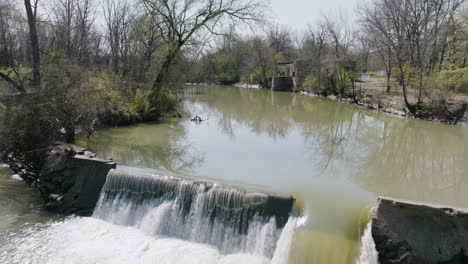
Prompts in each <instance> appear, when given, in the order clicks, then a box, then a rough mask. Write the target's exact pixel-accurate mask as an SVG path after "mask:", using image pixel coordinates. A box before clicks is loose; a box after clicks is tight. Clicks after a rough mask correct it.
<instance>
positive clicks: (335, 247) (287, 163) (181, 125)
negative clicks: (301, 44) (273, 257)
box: [0, 87, 468, 263]
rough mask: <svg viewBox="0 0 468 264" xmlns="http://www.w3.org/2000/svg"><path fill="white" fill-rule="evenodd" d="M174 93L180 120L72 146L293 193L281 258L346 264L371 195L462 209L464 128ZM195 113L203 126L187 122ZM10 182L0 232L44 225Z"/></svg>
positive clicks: (467, 151) (296, 98)
mask: <svg viewBox="0 0 468 264" xmlns="http://www.w3.org/2000/svg"><path fill="white" fill-rule="evenodd" d="M180 96H181V98H182V104H183V107H184V111H185V112H186V114H185V116H184V118H182V119H171V120H166V121H165V122H163V123H160V124H140V125H136V126H132V127H124V128H115V129H106V130H102V131H100V132H98V133H97V134H96V135H95V136H93V137H91V138H90V139H81V140H80V142H79V144H81V145H84V146H87V147H89V148H90V149H91V150H94V151H96V152H97V153H98V154H99V155H100V156H102V157H112V158H113V159H115V160H116V161H117V162H118V164H119V167H120V168H121V169H128V170H134V171H147V172H155V173H159V174H165V175H182V176H188V177H198V178H210V179H215V180H217V181H221V182H228V183H234V184H241V185H244V186H255V187H261V188H265V189H271V190H273V191H281V192H286V193H292V194H293V195H294V196H295V198H296V199H297V206H298V207H299V208H300V209H301V211H302V213H303V215H304V216H306V217H307V222H306V225H305V226H304V227H303V228H301V229H300V230H298V231H297V232H296V234H295V237H294V240H293V245H292V247H291V252H290V261H289V262H290V263H353V262H355V260H356V257H357V256H358V255H359V247H360V236H361V233H362V231H363V228H364V225H365V224H366V223H367V221H368V219H369V211H370V210H369V208H371V207H372V206H374V205H375V201H376V197H377V196H381V195H382V196H391V197H396V198H404V199H411V200H417V201H424V202H434V203H439V204H445V205H449V206H456V207H466V208H468V192H467V191H466V190H467V189H468V130H467V129H466V128H461V127H454V126H447V125H443V124H437V123H430V122H424V121H419V120H413V119H401V118H395V117H391V116H388V115H386V114H380V113H376V112H371V111H366V110H363V109H360V108H357V107H354V106H351V105H347V104H341V103H336V102H331V101H328V100H326V99H322V98H312V97H305V96H301V95H298V94H291V93H280V92H276V93H273V92H270V91H267V90H252V89H244V88H235V87H188V88H187V89H185V90H184V92H183V93H182V94H181V95H180ZM196 115H198V116H200V117H201V118H202V119H204V120H206V121H204V122H202V123H201V124H196V123H194V122H191V121H190V118H191V117H194V116H196ZM10 176H11V173H10V172H9V171H8V169H5V168H2V169H0V211H1V214H0V234H2V235H3V234H4V232H5V231H6V230H8V233H9V234H14V232H15V230H18V231H19V232H20V231H21V229H24V226H25V225H26V226H27V225H31V224H35V223H42V222H45V221H48V220H50V219H54V216H52V215H50V214H47V213H46V212H44V210H43V209H42V201H41V199H40V197H39V195H38V194H37V192H36V191H34V190H32V189H31V188H30V187H28V186H26V184H24V183H23V182H21V181H16V180H13V179H11V177H10ZM55 219H57V218H55ZM9 239H10V238H8V237H4V238H3V239H1V240H0V241H1V243H8V241H9ZM1 243H0V244H1Z"/></svg>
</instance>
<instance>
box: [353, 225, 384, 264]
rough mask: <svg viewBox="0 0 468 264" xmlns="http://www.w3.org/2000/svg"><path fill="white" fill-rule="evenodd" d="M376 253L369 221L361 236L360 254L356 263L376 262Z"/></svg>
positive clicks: (372, 263)
mask: <svg viewBox="0 0 468 264" xmlns="http://www.w3.org/2000/svg"><path fill="white" fill-rule="evenodd" d="M378 259H379V258H378V253H377V250H376V249H375V242H374V239H373V238H372V221H371V222H369V223H368V224H367V226H366V229H365V230H364V234H363V235H362V238H361V255H360V256H359V259H358V260H357V262H356V264H378V263H379V260H378Z"/></svg>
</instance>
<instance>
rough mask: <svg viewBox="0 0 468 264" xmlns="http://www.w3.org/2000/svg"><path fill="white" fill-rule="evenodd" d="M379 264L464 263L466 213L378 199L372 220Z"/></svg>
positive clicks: (466, 256) (466, 255)
mask: <svg viewBox="0 0 468 264" xmlns="http://www.w3.org/2000/svg"><path fill="white" fill-rule="evenodd" d="M372 236H373V238H374V241H375V244H376V249H377V252H378V253H379V262H380V264H387V263H425V264H431V263H434V264H435V263H454V264H456V263H468V210H466V209H454V208H448V207H444V206H439V205H433V204H423V203H414V202H409V201H403V200H395V199H390V198H379V206H378V209H377V211H376V214H375V216H374V218H373V220H372Z"/></svg>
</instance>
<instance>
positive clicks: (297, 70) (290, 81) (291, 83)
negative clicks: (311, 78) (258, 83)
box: [271, 60, 312, 91]
mask: <svg viewBox="0 0 468 264" xmlns="http://www.w3.org/2000/svg"><path fill="white" fill-rule="evenodd" d="M311 65H312V63H311V61H303V60H296V61H285V62H278V64H277V66H276V74H275V76H274V77H273V80H272V85H271V89H272V90H273V91H300V90H301V89H302V84H303V83H304V80H305V78H306V77H307V75H308V74H309V72H310V70H311Z"/></svg>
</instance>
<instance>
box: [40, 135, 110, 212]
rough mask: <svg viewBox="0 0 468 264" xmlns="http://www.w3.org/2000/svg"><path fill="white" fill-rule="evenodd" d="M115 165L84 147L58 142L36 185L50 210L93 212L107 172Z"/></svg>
mask: <svg viewBox="0 0 468 264" xmlns="http://www.w3.org/2000/svg"><path fill="white" fill-rule="evenodd" d="M115 167H116V164H115V162H113V161H111V160H103V159H98V158H96V154H94V153H92V152H89V151H87V150H85V149H83V148H80V147H78V146H75V145H71V144H61V143H57V144H55V145H53V146H51V147H50V148H49V150H48V151H47V154H46V158H45V163H44V166H43V167H42V170H41V173H40V175H39V180H38V183H37V185H38V187H39V191H40V192H41V196H42V197H43V198H44V200H45V202H46V207H47V208H48V209H50V210H53V211H57V212H60V213H65V214H71V213H75V214H79V215H90V214H91V213H92V211H93V209H94V207H95V205H96V203H97V200H98V199H99V193H100V191H101V189H102V186H103V185H104V183H105V181H106V177H107V173H108V172H109V170H110V169H113V168H115Z"/></svg>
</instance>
